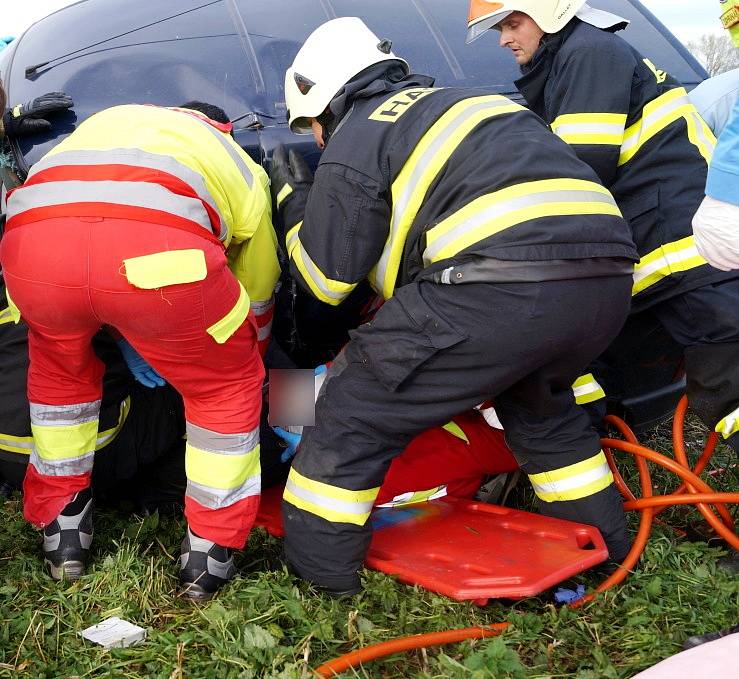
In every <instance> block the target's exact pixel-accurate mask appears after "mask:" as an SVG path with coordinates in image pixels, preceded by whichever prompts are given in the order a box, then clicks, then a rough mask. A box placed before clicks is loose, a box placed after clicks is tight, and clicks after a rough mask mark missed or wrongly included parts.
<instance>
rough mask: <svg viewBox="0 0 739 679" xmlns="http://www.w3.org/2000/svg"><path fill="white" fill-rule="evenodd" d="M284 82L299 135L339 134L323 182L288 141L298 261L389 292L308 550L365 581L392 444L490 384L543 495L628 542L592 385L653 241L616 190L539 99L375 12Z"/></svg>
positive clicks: (337, 435)
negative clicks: (386, 30)
mask: <svg viewBox="0 0 739 679" xmlns="http://www.w3.org/2000/svg"><path fill="white" fill-rule="evenodd" d="M285 91H286V101H287V106H288V109H289V122H290V127H291V129H292V130H293V132H297V133H304V134H309V133H311V131H312V132H313V134H314V136H315V138H316V141H317V143H318V144H319V146H321V147H323V146H325V151H324V153H323V156H322V158H321V161H320V163H319V165H318V169H317V171H316V176H315V181H314V182H313V183H312V186H311V179H312V178H311V175H310V171H309V170H308V168H307V166H305V164H304V162H303V161H302V159H301V158H300V157H299V156H298V155H297V154H294V153H291V154H290V157H289V158H288V157H287V156H286V154H285V152H284V150H283V151H278V152H276V154H275V158H274V159H273V165H272V190H273V193H274V196H275V201H276V204H277V206H278V209H279V211H280V216H281V218H282V221H283V223H284V225H285V226H286V227H288V228H289V230H288V232H287V234H286V243H287V250H288V253H289V256H290V260H291V270H292V273H293V275H294V276H296V277H297V279H298V280H299V281H300V282H301V284H302V285H303V286H304V287H306V289H308V290H309V291H310V292H312V293H313V294H314V295H315V296H316V297H317V298H318V299H321V300H322V301H324V302H326V303H329V304H339V303H340V302H341V301H342V300H343V299H344V298H345V297H346V296H347V295H348V294H349V293H350V292H351V291H352V290H353V289H354V287H355V286H356V285H357V284H358V283H359V282H360V281H361V280H363V279H364V278H365V277H369V280H370V282H371V283H372V285H373V286H374V288H375V289H376V290H377V291H378V292H379V293H380V294H381V295H382V296H383V297H384V298H385V299H386V300H387V301H386V303H385V304H384V305H383V306H382V308H381V309H380V310H379V312H378V313H377V315H376V316H375V318H374V319H373V320H372V322H370V323H367V324H365V325H363V326H361V327H360V328H359V329H358V330H356V331H354V332H353V333H352V335H351V337H352V339H351V341H350V342H349V344H348V345H347V347H346V349H345V351H344V356H345V360H344V361H341V362H340V363H336V364H334V365H333V366H332V367H331V369H330V371H329V377H330V378H332V379H329V380H328V381H327V383H326V389H325V392H324V393H323V394H322V395H321V396H320V397H319V399H318V402H317V404H316V426H315V427H312V428H310V429H307V430H306V432H305V434H304V437H303V440H302V443H301V447H300V450H299V452H298V454H297V456H296V458H295V462H294V464H293V468H292V470H291V472H290V476H289V478H288V482H287V487H286V490H285V496H284V503H283V514H284V520H285V528H286V542H285V550H286V555H287V559H288V560H289V562H290V565H291V567H292V568H293V569H294V570H295V571H296V572H297V573H299V574H300V575H301V576H302V577H304V578H305V579H307V580H310V581H312V582H314V583H316V584H317V585H319V586H321V587H323V588H325V589H327V590H329V591H332V592H353V591H357V590H358V588H359V578H358V574H357V572H358V570H359V568H361V565H362V562H363V559H364V556H365V552H366V550H367V548H368V545H369V542H370V538H371V534H370V533H371V528H370V526H369V525H368V524H367V518H368V516H369V513H370V510H371V507H372V505H373V502H374V501H375V499H376V496H377V494H378V491H379V488H380V486H381V484H382V481H383V478H384V476H385V474H386V472H387V470H388V467H389V465H390V463H391V461H392V459H393V458H394V457H395V456H397V455H398V453H399V452H400V451H402V450H403V448H404V447H405V446H406V445H407V444H408V442H409V441H410V440H411V439H412V438H413V437H414V436H416V435H417V434H418V433H420V432H422V431H424V430H426V429H428V428H429V427H433V426H437V425H442V424H444V423H445V422H448V421H449V420H450V418H451V417H452V416H454V415H456V414H457V413H460V412H463V411H465V410H468V409H470V408H472V407H474V406H475V405H477V404H479V403H480V402H482V401H484V400H485V399H487V398H490V397H493V398H494V399H495V404H496V409H497V411H498V414H499V416H500V420H501V422H502V424H503V426H504V427H505V430H506V439H507V442H508V443H509V445H510V447H511V450H512V451H513V453H514V455H515V456H516V458H517V460H518V461H519V463H520V464H521V466H522V468H523V469H524V471H526V473H527V474H528V475H529V478H530V479H531V481H532V483H533V484H534V488H535V490H536V493H537V495H538V497H539V498H540V500H541V508H542V511H543V512H545V513H547V514H549V515H551V516H557V517H560V518H567V519H572V520H576V521H580V522H583V523H589V524H593V525H595V526H597V527H598V528H600V530H601V532H602V533H603V535H604V537H605V539H606V542H607V544H608V547H609V550H610V553H611V557H612V558H613V559H615V560H619V559H621V558H622V557H623V556H624V555H625V554H626V552H627V550H628V539H627V535H626V527H625V520H624V514H623V509H622V506H621V500H620V498H619V495H618V492H617V490H616V488H615V486H614V485H613V479H612V476H611V473H610V471H609V468H608V465H607V463H606V459H605V456H604V454H603V452H602V451H601V449H600V442H599V439H598V435H597V434H596V432H595V431H594V430H593V429H592V428H591V426H590V423H589V419H588V417H587V415H586V414H585V412H584V411H583V410H581V409H580V408H579V407H577V406H576V404H575V398H574V395H573V392H572V388H571V387H572V384H573V382H574V381H575V379H576V378H577V377H578V376H579V375H580V374H581V373H582V371H583V368H584V367H585V366H586V365H587V364H588V363H589V362H590V361H591V360H592V359H593V358H595V357H596V356H598V355H599V354H600V353H601V352H602V351H603V350H604V349H605V348H606V347H607V346H608V344H609V343H610V341H611V340H612V339H613V337H614V336H615V335H616V334H617V332H618V331H619V329H620V328H621V325H622V324H623V321H624V320H625V318H626V316H627V313H628V308H629V296H630V289H631V274H632V272H633V262H634V261H635V260H636V259H637V254H636V250H635V248H634V245H633V242H632V240H631V237H630V235H629V230H628V226H627V225H626V223H625V222H624V220H623V219H622V217H621V213H620V212H619V210H618V207H617V206H616V204H615V202H614V200H613V198H612V196H611V194H610V193H609V192H608V191H607V190H606V189H605V188H603V186H602V185H601V184H600V183H599V182H598V178H597V176H596V174H595V173H594V172H593V171H592V170H591V169H590V168H589V167H588V166H587V165H586V164H585V163H583V162H581V161H580V160H578V159H577V157H576V155H575V154H574V152H573V151H572V150H571V149H569V148H568V146H567V145H566V144H565V143H564V142H562V141H561V140H559V139H557V138H556V137H555V136H554V135H553V134H552V133H551V131H550V130H548V129H547V127H546V126H545V125H544V123H543V122H542V121H541V120H540V119H539V118H538V117H537V116H535V115H534V114H533V113H531V112H529V111H527V110H526V109H525V108H523V107H522V106H519V105H517V104H515V103H513V102H512V101H510V100H509V99H507V98H505V97H503V96H500V95H497V94H494V93H492V92H484V91H483V92H481V91H477V90H476V91H475V92H474V93H473V92H471V91H469V90H462V89H454V88H445V89H435V88H433V79H432V78H429V77H426V76H421V75H409V67H408V64H407V63H406V62H405V61H403V60H402V59H400V58H398V57H396V56H395V55H394V54H393V53H392V52H391V51H390V43H389V42H388V41H386V40H380V39H379V38H377V36H375V35H374V34H373V33H372V32H371V31H370V30H369V29H368V28H367V27H366V26H365V25H364V24H363V23H362V22H361V21H360V20H359V19H356V18H342V19H336V20H333V21H330V22H328V23H326V24H324V25H323V26H321V27H319V28H318V29H317V30H316V31H315V32H314V33H313V34H312V35H311V36H310V37H309V38H308V40H307V41H306V43H305V44H304V45H303V47H302V48H301V50H300V51H299V52H298V54H297V56H296V57H295V61H294V62H293V65H292V67H291V68H290V69H289V70H288V71H287V74H286V77H285ZM491 548H494V547H493V546H492V545H491Z"/></svg>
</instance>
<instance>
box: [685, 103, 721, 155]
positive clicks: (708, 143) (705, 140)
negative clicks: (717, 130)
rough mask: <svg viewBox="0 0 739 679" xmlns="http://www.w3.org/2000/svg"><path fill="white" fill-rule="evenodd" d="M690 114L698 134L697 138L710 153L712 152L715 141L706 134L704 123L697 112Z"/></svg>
mask: <svg viewBox="0 0 739 679" xmlns="http://www.w3.org/2000/svg"><path fill="white" fill-rule="evenodd" d="M690 116H691V118H693V121H694V122H695V133H696V135H697V136H698V139H699V140H700V142H701V143H702V144H704V145H705V147H706V148H707V149H708V150H709V151H710V152H711V153H713V152H714V151H715V150H716V142H715V141H714V140H713V139H710V138H709V137H707V136H706V129H705V127H704V125H705V124H706V123H705V122H704V120H703V118H701V117H700V115H699V114H698V113H697V112H694V113H691V114H690Z"/></svg>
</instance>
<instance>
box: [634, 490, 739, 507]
mask: <svg viewBox="0 0 739 679" xmlns="http://www.w3.org/2000/svg"><path fill="white" fill-rule="evenodd" d="M696 502H707V503H709V504H714V503H716V502H732V503H739V493H691V494H689V495H686V494H682V495H677V494H676V493H673V494H671V495H656V496H655V497H643V498H641V499H639V500H629V501H628V502H625V503H624V509H626V510H627V511H628V510H632V509H646V508H647V507H672V506H673V505H692V504H695V503H696Z"/></svg>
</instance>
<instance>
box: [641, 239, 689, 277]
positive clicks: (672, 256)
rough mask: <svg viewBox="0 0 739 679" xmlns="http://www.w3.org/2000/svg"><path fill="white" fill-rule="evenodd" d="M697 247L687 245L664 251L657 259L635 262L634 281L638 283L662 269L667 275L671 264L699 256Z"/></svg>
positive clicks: (670, 271)
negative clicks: (678, 248) (641, 263)
mask: <svg viewBox="0 0 739 679" xmlns="http://www.w3.org/2000/svg"><path fill="white" fill-rule="evenodd" d="M700 256H701V255H700V253H699V252H698V248H697V247H696V246H695V245H689V246H688V247H686V248H683V249H681V250H677V251H676V252H666V253H665V254H664V255H663V256H662V257H660V258H659V259H655V260H653V261H651V262H649V263H647V264H644V265H640V264H637V265H636V267H635V268H634V283H635V284H636V283H640V282H641V281H643V280H644V279H645V278H647V277H648V276H651V275H652V274H654V273H657V272H658V271H660V270H661V269H664V270H665V271H664V275H665V276H669V275H670V274H671V273H673V271H672V270H671V269H670V265H672V264H680V263H681V262H685V261H686V260H689V259H692V258H693V257H700Z"/></svg>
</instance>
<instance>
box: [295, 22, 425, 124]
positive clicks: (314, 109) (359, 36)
mask: <svg viewBox="0 0 739 679" xmlns="http://www.w3.org/2000/svg"><path fill="white" fill-rule="evenodd" d="M390 47H391V43H390V41H389V40H381V39H380V38H378V37H377V36H376V35H375V34H374V33H373V32H372V31H371V30H370V29H369V28H367V26H366V25H365V23H364V22H363V21H362V20H361V19H359V18H357V17H341V18H339V19H332V20H331V21H327V22H326V23H325V24H322V25H321V26H319V27H318V28H317V29H316V30H315V31H313V33H311V34H310V35H309V36H308V38H307V40H306V41H305V42H304V43H303V46H302V47H301V48H300V50H299V51H298V53H297V54H296V55H295V59H294V60H293V63H292V66H290V68H288V69H287V72H286V73H285V103H286V104H287V112H288V121H289V123H290V129H291V130H292V131H293V132H296V133H297V134H310V132H311V127H310V123H309V122H308V118H317V117H318V116H319V115H321V113H323V112H324V111H325V110H326V107H327V106H328V105H329V103H330V102H331V100H332V99H333V98H334V97H335V96H336V94H337V92H339V90H341V88H342V87H343V86H344V85H346V83H348V82H349V81H350V80H351V79H352V78H353V77H354V76H356V75H357V74H358V73H361V72H362V71H364V69H366V68H368V67H369V66H372V65H374V64H378V63H380V62H382V61H398V62H399V63H400V64H401V66H402V67H403V68H404V69H405V71H406V73H408V71H409V70H410V69H409V67H408V64H407V63H406V62H405V61H404V60H403V59H399V58H398V57H396V56H395V54H393V52H392V51H391V49H390Z"/></svg>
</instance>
